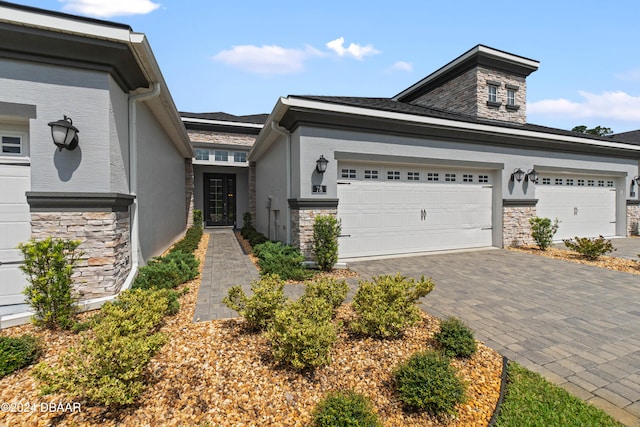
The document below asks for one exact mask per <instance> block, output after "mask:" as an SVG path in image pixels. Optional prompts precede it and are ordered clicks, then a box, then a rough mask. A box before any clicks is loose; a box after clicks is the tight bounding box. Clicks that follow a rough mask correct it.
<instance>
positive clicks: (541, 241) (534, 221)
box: [529, 217, 560, 251]
mask: <svg viewBox="0 0 640 427" xmlns="http://www.w3.org/2000/svg"><path fill="white" fill-rule="evenodd" d="M559 223H560V221H558V218H556V219H555V221H553V222H551V220H550V219H549V218H539V217H535V218H530V219H529V224H530V225H531V237H533V240H535V242H536V245H538V247H539V248H540V249H541V250H543V251H544V250H546V249H547V248H548V247H549V246H551V242H552V241H553V235H554V234H556V231H558V224H559Z"/></svg>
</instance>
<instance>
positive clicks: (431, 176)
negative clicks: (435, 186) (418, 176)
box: [427, 172, 440, 181]
mask: <svg viewBox="0 0 640 427" xmlns="http://www.w3.org/2000/svg"><path fill="white" fill-rule="evenodd" d="M427 181H440V175H439V174H437V173H435V172H428V173H427Z"/></svg>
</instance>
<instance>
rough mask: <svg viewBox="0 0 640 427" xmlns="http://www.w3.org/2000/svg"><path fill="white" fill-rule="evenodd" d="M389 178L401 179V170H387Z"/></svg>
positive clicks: (393, 179) (390, 179) (392, 179)
mask: <svg viewBox="0 0 640 427" xmlns="http://www.w3.org/2000/svg"><path fill="white" fill-rule="evenodd" d="M387 180H389V181H399V180H400V171H387Z"/></svg>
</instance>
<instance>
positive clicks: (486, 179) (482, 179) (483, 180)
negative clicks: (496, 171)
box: [478, 175, 489, 183]
mask: <svg viewBox="0 0 640 427" xmlns="http://www.w3.org/2000/svg"><path fill="white" fill-rule="evenodd" d="M478 182H479V183H487V182H489V175H478Z"/></svg>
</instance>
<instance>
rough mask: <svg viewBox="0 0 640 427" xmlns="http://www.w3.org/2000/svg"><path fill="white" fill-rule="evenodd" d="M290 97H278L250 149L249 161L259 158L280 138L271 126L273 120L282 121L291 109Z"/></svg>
mask: <svg viewBox="0 0 640 427" xmlns="http://www.w3.org/2000/svg"><path fill="white" fill-rule="evenodd" d="M288 99H289V98H283V97H280V98H278V101H277V102H276V105H275V107H273V110H272V111H271V114H269V117H267V120H265V122H264V127H263V128H262V130H261V131H260V133H259V134H258V136H257V137H256V142H255V143H254V144H253V147H251V151H249V155H248V156H247V160H248V161H250V162H253V161H256V160H257V159H259V158H260V156H262V154H263V153H264V152H265V151H267V149H268V148H269V146H270V145H271V144H272V143H273V141H275V140H276V139H277V138H278V136H279V135H278V134H276V132H274V131H273V129H272V128H271V122H276V123H279V122H280V119H282V117H283V116H284V114H285V113H286V112H287V110H288V109H289V104H288V103H287V102H286V101H287V100H288Z"/></svg>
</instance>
